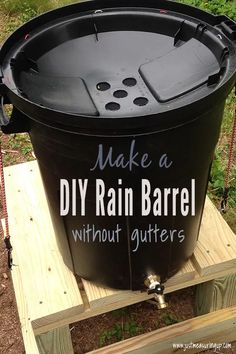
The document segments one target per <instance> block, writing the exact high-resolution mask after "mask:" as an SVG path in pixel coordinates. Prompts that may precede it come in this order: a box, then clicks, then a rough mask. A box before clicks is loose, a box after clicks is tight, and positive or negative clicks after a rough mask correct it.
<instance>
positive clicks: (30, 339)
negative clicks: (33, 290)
mask: <svg viewBox="0 0 236 354" xmlns="http://www.w3.org/2000/svg"><path fill="white" fill-rule="evenodd" d="M14 261H15V263H16V264H18V259H17V258H16V255H14ZM11 274H12V280H13V284H14V290H15V297H16V303H17V308H18V313H19V318H20V324H21V332H22V336H23V341H24V346H25V354H39V351H38V347H37V344H36V340H35V336H34V331H33V328H32V324H31V318H30V317H29V313H28V305H27V301H26V295H28V294H25V293H24V289H23V285H22V278H21V272H20V269H19V267H18V266H15V267H14V268H13V271H12V272H11Z"/></svg>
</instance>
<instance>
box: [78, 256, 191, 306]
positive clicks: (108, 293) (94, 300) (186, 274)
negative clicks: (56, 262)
mask: <svg viewBox="0 0 236 354" xmlns="http://www.w3.org/2000/svg"><path fill="white" fill-rule="evenodd" d="M195 275H196V271H195V269H194V267H193V265H192V262H191V260H189V261H188V262H187V263H186V264H185V266H184V267H183V268H182V269H181V270H180V271H179V272H178V273H177V274H176V275H175V276H173V277H172V278H171V279H169V280H168V281H167V283H166V287H170V286H175V285H177V284H182V283H184V282H186V281H189V280H191V279H194V277H195ZM82 282H83V286H84V289H85V292H86V295H87V297H88V301H89V304H90V307H91V308H99V307H103V306H106V305H110V304H113V303H115V302H116V301H123V302H125V301H126V305H130V304H131V303H136V302H138V301H136V300H137V298H139V297H142V298H143V295H144V294H145V293H141V292H140V291H130V290H122V291H121V290H120V291H119V290H114V289H108V288H103V287H99V286H97V285H95V284H93V283H92V282H89V281H87V280H82ZM145 297H146V298H147V299H149V298H150V296H148V295H145ZM126 305H125V306H126Z"/></svg>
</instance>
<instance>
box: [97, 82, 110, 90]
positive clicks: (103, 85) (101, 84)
mask: <svg viewBox="0 0 236 354" xmlns="http://www.w3.org/2000/svg"><path fill="white" fill-rule="evenodd" d="M110 87H111V85H110V84H109V83H108V82H99V83H98V84H97V90H98V91H107V90H109V88H110Z"/></svg>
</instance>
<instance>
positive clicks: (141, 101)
mask: <svg viewBox="0 0 236 354" xmlns="http://www.w3.org/2000/svg"><path fill="white" fill-rule="evenodd" d="M147 103H148V99H147V98H146V97H137V98H135V100H134V104H136V106H146V104H147Z"/></svg>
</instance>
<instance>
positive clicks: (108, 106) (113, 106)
mask: <svg viewBox="0 0 236 354" xmlns="http://www.w3.org/2000/svg"><path fill="white" fill-rule="evenodd" d="M105 107H106V110H107V111H118V110H119V109H120V105H119V103H116V102H109V103H107V104H106V106H105Z"/></svg>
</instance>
